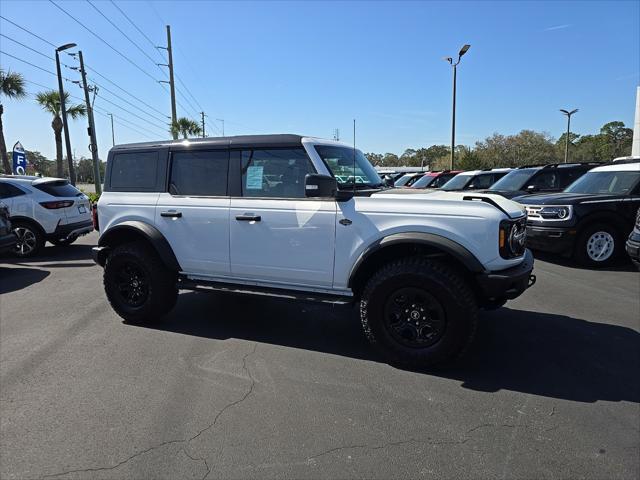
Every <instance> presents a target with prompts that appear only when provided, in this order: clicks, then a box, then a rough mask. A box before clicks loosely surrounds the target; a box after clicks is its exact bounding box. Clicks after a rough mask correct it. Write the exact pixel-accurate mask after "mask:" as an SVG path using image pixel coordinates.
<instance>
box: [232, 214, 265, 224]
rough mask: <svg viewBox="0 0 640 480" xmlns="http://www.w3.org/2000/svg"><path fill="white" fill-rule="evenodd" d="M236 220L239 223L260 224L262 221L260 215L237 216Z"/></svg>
mask: <svg viewBox="0 0 640 480" xmlns="http://www.w3.org/2000/svg"><path fill="white" fill-rule="evenodd" d="M236 220H238V221H239V222H259V221H260V220H262V217H261V216H260V215H247V214H245V215H236Z"/></svg>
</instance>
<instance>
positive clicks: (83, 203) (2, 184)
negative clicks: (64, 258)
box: [0, 175, 93, 257]
mask: <svg viewBox="0 0 640 480" xmlns="http://www.w3.org/2000/svg"><path fill="white" fill-rule="evenodd" d="M0 200H1V201H2V202H3V203H5V204H6V205H7V206H8V208H9V212H10V215H11V225H12V229H13V232H14V233H15V234H16V237H17V243H16V246H15V248H14V253H15V254H16V255H18V256H20V257H30V256H32V255H35V254H36V253H38V251H39V250H40V249H41V248H42V247H43V246H44V244H45V242H46V241H47V240H48V241H50V242H51V243H53V244H55V245H68V244H70V243H72V242H74V241H75V240H76V239H77V238H78V237H79V236H80V235H85V234H87V233H89V232H91V231H92V230H93V221H92V217H91V206H90V203H89V199H88V197H87V196H86V195H85V194H84V193H82V192H81V191H80V190H78V189H77V188H76V187H74V186H73V185H71V184H70V183H69V181H68V180H65V179H62V178H49V177H35V176H26V175H23V176H20V175H0Z"/></svg>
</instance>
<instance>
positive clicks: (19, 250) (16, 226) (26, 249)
mask: <svg viewBox="0 0 640 480" xmlns="http://www.w3.org/2000/svg"><path fill="white" fill-rule="evenodd" d="M12 225H13V228H12V230H13V233H15V235H16V239H17V240H16V245H15V247H14V248H13V253H15V254H16V255H17V256H18V257H22V258H27V257H33V256H34V255H36V254H37V253H38V252H39V251H40V250H41V249H42V247H44V236H43V235H42V232H41V231H40V229H39V228H37V227H35V226H34V225H33V224H31V223H29V222H22V221H17V222H13V223H12Z"/></svg>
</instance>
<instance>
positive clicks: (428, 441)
mask: <svg viewBox="0 0 640 480" xmlns="http://www.w3.org/2000/svg"><path fill="white" fill-rule="evenodd" d="M486 427H491V428H496V427H508V428H515V427H516V425H511V424H508V423H503V424H500V425H498V424H493V423H483V424H480V425H477V426H475V427H473V428H471V429H469V430H467V431H466V433H465V438H463V439H462V440H435V439H433V438H431V437H429V438H428V439H426V440H421V439H416V438H409V439H407V440H399V441H397V442H388V443H384V444H382V445H368V444H354V445H343V446H340V447H334V448H330V449H329V450H325V451H323V452H320V453H318V454H316V455H313V456H311V457H308V458H307V462H309V461H311V460H315V459H316V458H319V457H322V456H324V455H330V454H332V453H334V452H337V451H340V450H350V449H357V448H364V449H367V450H381V449H385V448H388V447H396V446H399V445H407V444H410V443H420V444H425V445H462V444H465V443H467V442H468V441H469V440H471V437H469V436H468V435H469V434H470V433H472V432H475V431H476V430H479V429H481V428H486Z"/></svg>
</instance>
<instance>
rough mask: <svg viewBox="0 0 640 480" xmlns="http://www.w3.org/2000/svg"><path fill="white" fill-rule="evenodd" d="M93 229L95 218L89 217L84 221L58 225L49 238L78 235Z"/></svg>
mask: <svg viewBox="0 0 640 480" xmlns="http://www.w3.org/2000/svg"><path fill="white" fill-rule="evenodd" d="M92 231H93V220H92V219H91V218H89V219H88V220H84V221H82V222H76V223H67V224H66V225H58V226H57V227H56V229H55V230H54V232H53V233H50V234H49V235H48V238H53V239H55V240H58V239H66V238H69V237H73V236H75V237H78V236H80V235H86V234H87V233H91V232H92Z"/></svg>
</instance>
